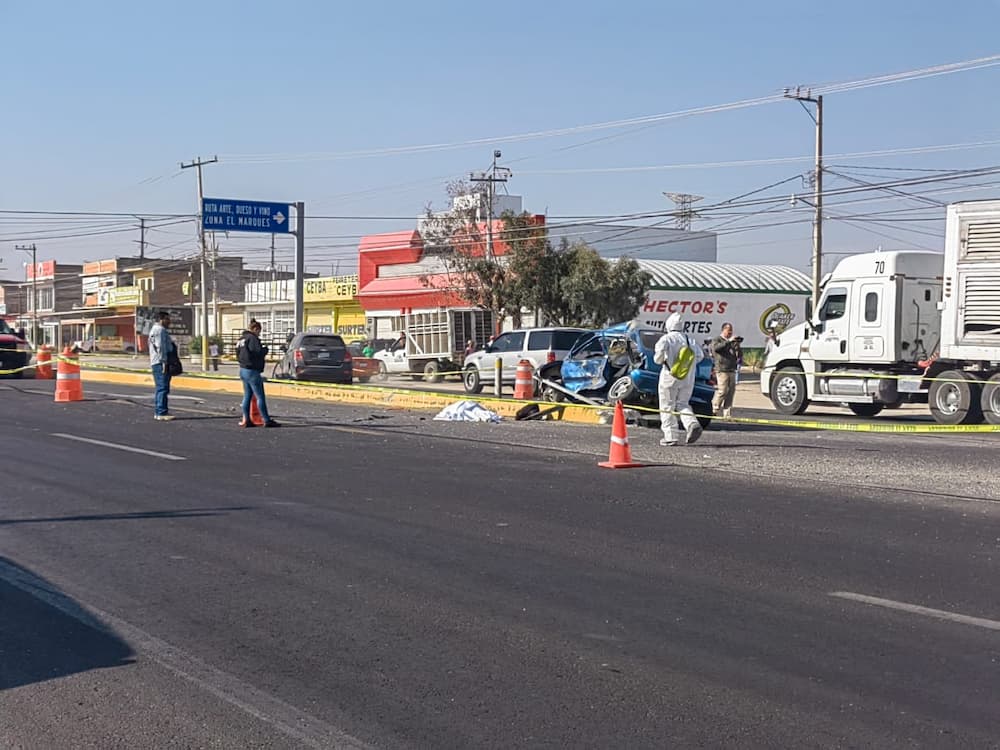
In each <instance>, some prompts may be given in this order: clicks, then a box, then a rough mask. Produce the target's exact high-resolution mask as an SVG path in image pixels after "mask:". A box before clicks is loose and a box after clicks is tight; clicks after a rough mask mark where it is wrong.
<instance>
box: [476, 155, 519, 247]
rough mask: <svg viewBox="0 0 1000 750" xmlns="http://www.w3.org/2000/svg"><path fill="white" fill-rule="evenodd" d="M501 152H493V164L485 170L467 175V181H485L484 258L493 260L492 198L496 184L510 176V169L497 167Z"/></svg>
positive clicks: (504, 181) (494, 194) (503, 181)
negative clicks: (486, 209) (486, 202)
mask: <svg viewBox="0 0 1000 750" xmlns="http://www.w3.org/2000/svg"><path fill="white" fill-rule="evenodd" d="M502 155H503V154H501V153H500V151H499V150H496V151H494V152H493V166H491V167H490V169H489V171H487V172H473V173H471V174H470V175H469V182H475V183H486V196H487V200H488V201H489V206H488V211H487V214H486V259H487V260H490V261H492V260H494V259H495V257H496V255H495V254H494V252H493V200H494V197H495V196H496V186H497V184H498V183H506V182H507V180H508V179H510V177H511V171H510V170H509V169H507V168H506V167H498V166H497V159H499V158H500V157H501V156H502Z"/></svg>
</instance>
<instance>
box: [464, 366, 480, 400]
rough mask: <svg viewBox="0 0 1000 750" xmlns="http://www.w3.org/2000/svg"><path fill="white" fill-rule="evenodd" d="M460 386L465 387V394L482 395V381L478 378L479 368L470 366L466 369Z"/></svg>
mask: <svg viewBox="0 0 1000 750" xmlns="http://www.w3.org/2000/svg"><path fill="white" fill-rule="evenodd" d="M462 385H463V386H465V392H466V393H482V392H483V381H482V379H481V378H480V377H479V368H478V367H476V366H475V365H470V366H469V367H467V368H466V370H465V374H464V375H462Z"/></svg>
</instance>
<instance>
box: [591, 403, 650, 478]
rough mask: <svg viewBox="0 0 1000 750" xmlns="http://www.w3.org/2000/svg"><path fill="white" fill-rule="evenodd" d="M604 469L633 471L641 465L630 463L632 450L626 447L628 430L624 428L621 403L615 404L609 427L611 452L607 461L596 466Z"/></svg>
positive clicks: (623, 414)
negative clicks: (613, 418) (613, 417)
mask: <svg viewBox="0 0 1000 750" xmlns="http://www.w3.org/2000/svg"><path fill="white" fill-rule="evenodd" d="M597 465H598V466H601V467H603V468H605V469H633V468H635V467H637V466H642V464H637V463H635V462H634V461H632V449H631V448H629V446H628V430H627V429H626V428H625V410H624V409H623V408H622V402H621V401H619V402H618V403H617V404H615V421H614V422H613V423H612V425H611V450H610V451H609V452H608V460H607V461H601V462H600V463H598V464H597Z"/></svg>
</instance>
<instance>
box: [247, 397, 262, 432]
mask: <svg viewBox="0 0 1000 750" xmlns="http://www.w3.org/2000/svg"><path fill="white" fill-rule="evenodd" d="M250 422H251V423H252V424H253V425H255V426H257V427H263V426H264V417H262V416H261V414H260V409H259V408H258V407H257V397H256V396H251V397H250Z"/></svg>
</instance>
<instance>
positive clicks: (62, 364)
mask: <svg viewBox="0 0 1000 750" xmlns="http://www.w3.org/2000/svg"><path fill="white" fill-rule="evenodd" d="M55 400H56V402H57V403H60V402H64V401H83V383H82V382H80V360H79V359H76V358H75V357H74V356H73V350H72V349H70V348H69V347H68V346H67V347H66V348H65V349H63V353H62V356H61V357H60V358H59V365H58V366H57V367H56V399H55Z"/></svg>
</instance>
